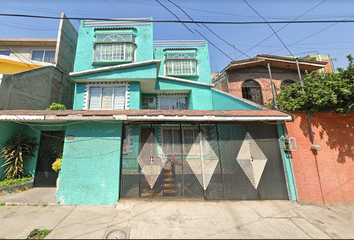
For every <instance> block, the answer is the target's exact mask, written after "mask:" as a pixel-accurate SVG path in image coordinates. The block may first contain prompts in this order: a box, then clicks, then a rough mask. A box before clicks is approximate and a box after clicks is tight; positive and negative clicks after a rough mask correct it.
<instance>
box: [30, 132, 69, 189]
mask: <svg viewBox="0 0 354 240" xmlns="http://www.w3.org/2000/svg"><path fill="white" fill-rule="evenodd" d="M62 134H63V131H42V132H41V139H40V144H39V151H38V159H37V167H36V174H35V177H34V187H55V186H56V181H57V178H58V173H57V172H55V171H54V170H53V169H52V164H53V163H54V162H55V160H56V159H57V158H58V157H59V154H58V153H55V147H56V146H57V145H58V144H60V139H61V135H62Z"/></svg>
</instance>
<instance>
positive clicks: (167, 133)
mask: <svg viewBox="0 0 354 240" xmlns="http://www.w3.org/2000/svg"><path fill="white" fill-rule="evenodd" d="M162 141H163V144H162V148H163V152H164V153H165V154H171V153H172V129H163V130H162Z"/></svg>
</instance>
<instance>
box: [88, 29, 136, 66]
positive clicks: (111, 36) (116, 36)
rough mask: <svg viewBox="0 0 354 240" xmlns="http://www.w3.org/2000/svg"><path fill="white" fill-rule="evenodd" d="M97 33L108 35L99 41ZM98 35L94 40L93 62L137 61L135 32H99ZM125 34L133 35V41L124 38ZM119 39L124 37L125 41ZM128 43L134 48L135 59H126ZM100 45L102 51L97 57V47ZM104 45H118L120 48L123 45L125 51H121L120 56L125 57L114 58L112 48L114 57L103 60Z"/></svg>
mask: <svg viewBox="0 0 354 240" xmlns="http://www.w3.org/2000/svg"><path fill="white" fill-rule="evenodd" d="M97 35H107V36H106V37H105V38H104V39H103V40H102V41H97ZM97 35H96V39H95V42H94V45H95V46H94V51H93V62H100V63H102V62H103V63H104V62H130V61H132V62H135V59H136V43H135V37H136V36H135V34H133V33H114V34H97ZM124 35H129V36H131V38H132V40H131V41H126V40H125V39H124V37H123V36H124ZM106 39H111V41H108V40H106ZM118 39H123V41H121V40H119V41H118ZM127 44H129V45H131V46H132V48H133V50H132V51H133V53H132V57H133V60H131V59H126V51H127ZM98 46H100V53H99V58H97V54H96V53H97V52H98V50H97V47H98ZM103 46H111V47H112V48H113V47H115V46H116V47H117V48H120V47H121V46H122V47H123V53H121V52H120V53H119V56H123V58H120V59H114V58H113V55H114V51H113V50H112V59H109V60H102V50H103Z"/></svg>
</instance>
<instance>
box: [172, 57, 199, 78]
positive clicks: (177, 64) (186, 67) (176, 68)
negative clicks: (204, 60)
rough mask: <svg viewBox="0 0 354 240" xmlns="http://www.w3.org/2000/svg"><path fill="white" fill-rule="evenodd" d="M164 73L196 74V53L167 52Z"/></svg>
mask: <svg viewBox="0 0 354 240" xmlns="http://www.w3.org/2000/svg"><path fill="white" fill-rule="evenodd" d="M165 61H166V75H197V74H198V73H197V54H196V53H167V54H166V60H165Z"/></svg>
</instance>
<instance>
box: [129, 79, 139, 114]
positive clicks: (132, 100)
mask: <svg viewBox="0 0 354 240" xmlns="http://www.w3.org/2000/svg"><path fill="white" fill-rule="evenodd" d="M129 109H141V89H140V82H130V85H129Z"/></svg>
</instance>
